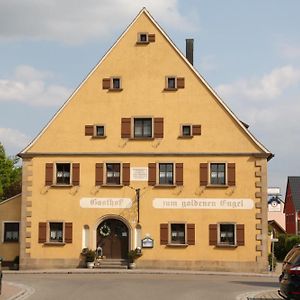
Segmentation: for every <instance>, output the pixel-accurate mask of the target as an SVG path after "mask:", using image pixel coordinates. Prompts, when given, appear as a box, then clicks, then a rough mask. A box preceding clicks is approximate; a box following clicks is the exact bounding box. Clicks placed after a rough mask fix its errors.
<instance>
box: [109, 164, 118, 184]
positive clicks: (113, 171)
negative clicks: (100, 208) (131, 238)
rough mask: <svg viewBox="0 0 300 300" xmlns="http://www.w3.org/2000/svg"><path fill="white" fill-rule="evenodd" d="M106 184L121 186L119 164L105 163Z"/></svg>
mask: <svg viewBox="0 0 300 300" xmlns="http://www.w3.org/2000/svg"><path fill="white" fill-rule="evenodd" d="M106 184H108V185H110V184H111V185H120V184H121V164H120V163H107V164H106Z"/></svg>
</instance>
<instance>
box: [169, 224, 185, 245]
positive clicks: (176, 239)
mask: <svg viewBox="0 0 300 300" xmlns="http://www.w3.org/2000/svg"><path fill="white" fill-rule="evenodd" d="M170 233H171V238H170V242H171V244H186V241H185V224H171V232H170Z"/></svg>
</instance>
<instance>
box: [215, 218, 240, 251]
mask: <svg viewBox="0 0 300 300" xmlns="http://www.w3.org/2000/svg"><path fill="white" fill-rule="evenodd" d="M221 225H234V243H233V244H228V243H222V242H221ZM217 232H218V240H217V245H218V246H225V247H227V246H228V247H235V246H237V224H236V223H235V222H219V223H218V231H217Z"/></svg>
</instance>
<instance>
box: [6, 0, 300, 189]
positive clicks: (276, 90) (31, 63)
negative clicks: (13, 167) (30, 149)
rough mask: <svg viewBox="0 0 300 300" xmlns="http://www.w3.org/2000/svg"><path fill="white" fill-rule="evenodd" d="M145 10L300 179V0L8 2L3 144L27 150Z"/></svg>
mask: <svg viewBox="0 0 300 300" xmlns="http://www.w3.org/2000/svg"><path fill="white" fill-rule="evenodd" d="M143 7H146V8H147V9H148V10H149V12H150V13H151V14H152V16H153V17H154V18H155V20H156V21H157V22H158V23H159V24H160V25H161V26H162V28H163V29H164V30H165V32H166V33H167V34H168V35H169V36H170V38H171V39H172V40H173V42H174V43H175V44H176V45H177V47H178V48H179V49H180V50H181V51H182V52H183V53H185V39H186V38H194V40H195V42H194V66H195V68H196V69H197V70H198V71H199V73H200V74H201V75H202V76H203V77H204V78H205V79H206V81H207V82H208V83H209V84H210V86H212V87H213V89H214V90H215V91H216V92H217V93H218V94H219V96H220V97H221V98H222V99H223V100H224V102H225V103H226V104H227V105H228V106H229V107H230V109H231V110H232V111H233V112H234V113H235V114H236V115H237V117H238V118H239V119H240V120H242V121H243V122H245V123H247V124H249V125H250V127H249V130H250V131H251V132H252V133H253V134H254V135H255V136H256V138H258V140H259V141H261V142H262V143H263V144H264V146H265V147H266V148H268V149H269V150H270V151H271V152H272V153H274V154H275V157H274V158H273V159H272V160H271V161H270V162H269V166H268V185H269V186H272V187H274V186H278V187H280V188H281V191H282V193H283V194H284V193H285V188H286V181H287V176H297V175H299V176H300V158H299V156H298V155H299V151H298V149H299V147H300V138H299V129H300V125H299V119H300V30H299V29H300V18H299V11H300V1H299V0H285V1H283V0H244V1H241V0H226V1H222V0H163V1H161V0H160V1H159V0H85V1H79V0H51V1H49V0H9V1H6V0H0V142H1V143H2V144H4V146H5V149H6V152H7V154H9V155H15V154H17V153H18V152H20V151H21V150H22V149H23V148H24V147H25V146H26V145H27V144H28V143H29V142H30V141H31V140H32V139H33V138H34V137H35V136H36V135H37V134H38V133H39V131H40V130H41V129H42V128H43V127H44V126H45V125H46V124H47V123H48V121H49V120H50V119H51V117H52V116H53V115H54V114H55V112H56V111H57V110H58V109H59V107H60V106H61V105H62V104H63V103H64V102H65V101H66V100H67V99H68V97H69V96H70V94H71V93H72V91H74V90H75V89H76V88H77V87H78V85H79V84H80V83H81V82H82V81H83V80H84V79H85V77H86V76H87V75H88V73H89V72H90V71H91V70H92V68H93V67H94V66H95V65H96V64H97V63H98V61H99V60H100V59H101V58H102V56H103V55H104V54H105V53H106V52H107V51H108V49H109V48H110V47H111V46H112V45H113V43H114V42H115V41H116V40H117V39H118V37H119V36H120V35H121V34H122V32H123V31H124V30H125V29H126V28H127V26H128V25H129V24H130V22H131V21H132V20H133V19H134V18H135V16H136V15H137V14H138V13H139V11H140V10H141V9H142V8H143Z"/></svg>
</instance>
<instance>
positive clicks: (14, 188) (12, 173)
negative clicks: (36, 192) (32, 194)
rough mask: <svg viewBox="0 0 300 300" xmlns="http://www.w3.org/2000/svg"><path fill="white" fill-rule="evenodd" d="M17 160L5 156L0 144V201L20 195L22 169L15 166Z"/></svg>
mask: <svg viewBox="0 0 300 300" xmlns="http://www.w3.org/2000/svg"><path fill="white" fill-rule="evenodd" d="M18 161H19V158H17V157H8V156H6V153H5V149H4V147H3V145H2V144H1V143H0V201H2V200H5V199H8V198H10V197H12V196H15V195H17V194H19V193H21V189H22V168H21V167H19V166H17V163H18Z"/></svg>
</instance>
